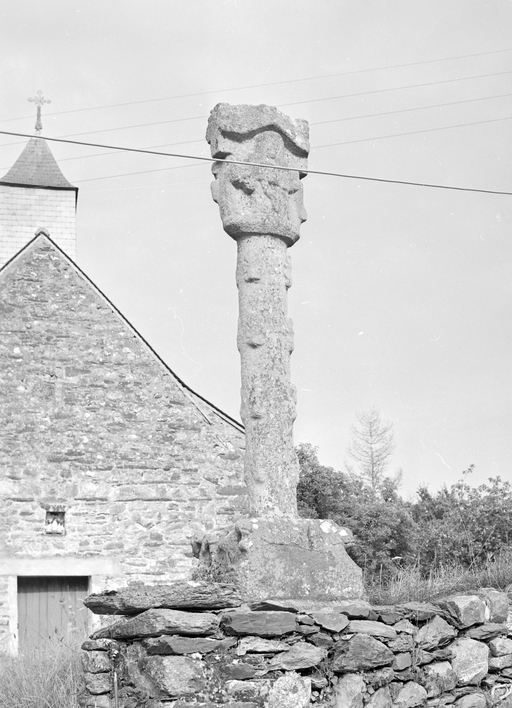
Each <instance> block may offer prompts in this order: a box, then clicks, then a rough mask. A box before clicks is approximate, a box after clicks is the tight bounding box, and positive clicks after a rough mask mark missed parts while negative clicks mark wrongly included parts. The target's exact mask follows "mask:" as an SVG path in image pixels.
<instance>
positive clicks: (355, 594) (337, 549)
mask: <svg viewBox="0 0 512 708" xmlns="http://www.w3.org/2000/svg"><path fill="white" fill-rule="evenodd" d="M349 535H350V532H349V531H347V530H346V529H343V528H340V527H339V526H337V525H336V524H335V523H334V522H333V521H327V520H324V521H322V520H320V519H301V518H289V517H285V518H275V517H274V518H270V519H268V518H257V519H256V518H254V519H240V520H238V521H237V522H236V523H235V525H234V526H233V527H232V528H231V529H230V530H225V531H223V532H213V533H211V534H209V535H208V536H206V537H204V538H203V539H202V540H201V541H198V542H194V543H193V547H194V552H195V554H196V556H197V557H198V558H199V560H200V564H199V568H198V570H197V571H196V579H209V580H214V581H218V582H229V583H233V584H234V585H235V586H236V587H237V590H238V591H239V593H240V595H241V597H242V601H243V602H257V601H261V600H268V598H272V599H276V600H278V599H294V600H298V599H304V600H314V601H319V600H321V601H332V600H344V599H353V598H361V597H362V596H363V581H362V571H361V569H360V568H359V567H358V566H357V565H356V564H355V563H354V561H353V560H352V559H351V558H349V556H348V555H347V552H346V550H345V542H346V541H347V540H349Z"/></svg>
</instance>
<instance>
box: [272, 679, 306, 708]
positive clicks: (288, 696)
mask: <svg viewBox="0 0 512 708" xmlns="http://www.w3.org/2000/svg"><path fill="white" fill-rule="evenodd" d="M310 698H311V679H309V678H306V677H302V676H300V675H299V674H296V673H294V672H290V673H288V674H285V675H284V676H280V677H279V678H278V679H277V681H276V682H275V683H274V685H273V686H272V688H271V689H270V691H269V694H268V698H267V700H266V702H265V708H308V706H309V705H310V702H309V701H310Z"/></svg>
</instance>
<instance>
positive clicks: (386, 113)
mask: <svg viewBox="0 0 512 708" xmlns="http://www.w3.org/2000/svg"><path fill="white" fill-rule="evenodd" d="M509 96H512V93H503V94H499V95H497V96H482V97H481V98H467V99H465V100H463V101H450V102H449V103H435V104H433V105H432V104H431V105H429V106H415V107H412V108H401V109H398V110H396V111H384V112H383V113H366V114H364V115H360V116H347V117H345V118H333V119H331V120H322V121H313V122H311V123H310V124H309V125H326V124H328V123H341V122H346V121H349V120H359V119H363V118H378V117H380V116H389V115H394V114H395V113H409V112H412V111H423V110H428V109H429V108H445V107H447V106H458V105H459V104H462V103H475V102H477V101H489V100H492V99H496V98H508V97H509ZM498 120H499V119H498ZM462 125H472V124H471V123H464V124H462ZM451 127H460V126H447V127H444V128H425V129H424V130H419V131H416V132H418V133H424V132H429V130H447V129H448V128H451ZM411 134H414V133H396V134H393V135H381V136H377V137H373V138H363V139H362V140H361V141H358V140H347V141H345V142H342V143H333V145H348V144H350V143H353V142H367V141H372V140H384V139H386V138H395V137H399V136H401V135H411ZM62 137H65V136H62ZM203 140H204V137H201V138H196V139H195V140H182V141H180V142H177V143H168V142H167V143H161V144H160V145H148V146H147V148H146V149H148V150H154V149H156V148H163V147H174V146H175V145H190V144H191V143H199V142H202V141H203ZM13 144H14V145H19V144H20V142H16V143H7V145H13ZM4 147H6V146H4ZM321 147H324V146H323V145H317V146H315V149H319V148H321ZM113 154H115V151H108V152H99V153H94V154H93V155H79V156H77V157H63V158H61V159H60V160H59V162H69V161H71V160H87V159H90V158H93V157H103V156H105V155H113ZM0 169H8V168H7V167H5V168H0ZM130 174H132V173H130ZM133 174H137V173H133ZM94 179H97V178H94ZM99 179H101V178H99Z"/></svg>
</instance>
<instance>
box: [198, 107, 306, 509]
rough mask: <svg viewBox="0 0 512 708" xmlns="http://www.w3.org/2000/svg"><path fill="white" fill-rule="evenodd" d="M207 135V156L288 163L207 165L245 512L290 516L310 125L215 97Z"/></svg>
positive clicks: (296, 474)
mask: <svg viewBox="0 0 512 708" xmlns="http://www.w3.org/2000/svg"><path fill="white" fill-rule="evenodd" d="M206 138H207V140H208V142H209V143H210V146H211V150H212V156H213V157H218V158H223V159H224V158H227V159H230V158H231V159H233V160H240V161H244V162H257V163H262V164H270V165H281V166H284V167H294V168H296V169H295V170H294V171H287V170H278V169H275V168H272V167H252V166H245V165H237V164H229V163H222V162H219V163H215V164H214V166H213V173H214V175H215V182H214V183H213V184H212V194H213V198H214V200H215V201H216V202H217V203H218V205H219V209H220V214H221V218H222V222H223V226H224V229H225V231H226V232H227V233H228V234H229V235H230V236H232V237H233V238H234V239H235V240H236V241H237V244H238V261H237V286H238V297H239V312H240V314H239V321H238V349H239V351H240V358H241V375H242V407H241V416H242V421H243V423H244V426H245V434H246V446H247V448H246V456H245V480H246V483H247V486H248V489H249V500H250V512H251V515H252V516H254V517H266V518H271V517H276V516H277V517H296V516H297V502H296V490H297V483H298V479H299V467H298V462H297V456H296V455H295V451H294V448H293V433H292V426H293V421H294V420H295V388H294V386H292V385H291V383H290V355H291V352H292V350H293V327H292V322H291V320H290V319H289V318H288V316H287V290H288V288H289V287H290V285H291V264H290V258H289V254H288V248H289V246H293V244H294V243H295V241H296V240H297V239H298V238H299V229H300V225H301V223H302V222H303V221H305V219H306V212H305V210H304V207H303V204H302V186H301V183H300V179H301V178H302V177H303V176H304V173H302V172H301V169H302V170H303V169H305V168H306V167H307V155H308V151H309V142H308V125H307V123H306V121H303V120H297V121H293V120H291V119H290V118H288V117H287V116H284V115H283V114H282V113H280V112H279V111H278V110H277V109H275V108H271V107H269V106H229V105H228V104H225V103H221V104H219V105H218V106H216V107H215V108H214V110H213V111H212V113H211V116H210V120H209V122H208V131H207V134H206Z"/></svg>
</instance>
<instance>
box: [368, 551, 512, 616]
mask: <svg viewBox="0 0 512 708" xmlns="http://www.w3.org/2000/svg"><path fill="white" fill-rule="evenodd" d="M511 583H512V552H511V551H505V552H503V553H501V554H500V555H499V556H498V557H496V558H495V559H493V560H490V561H488V562H487V563H485V564H483V565H480V566H475V567H471V568H464V567H462V566H450V567H449V568H447V567H440V568H436V569H434V570H431V571H430V573H428V575H425V574H422V573H420V569H419V567H418V566H417V565H414V566H410V567H407V568H403V569H398V570H397V571H396V572H395V574H394V575H393V576H392V577H391V579H390V580H388V581H386V582H384V581H383V580H382V579H379V578H371V579H367V582H366V589H367V594H368V597H369V600H370V602H372V603H374V604H384V605H393V604H398V603H400V602H408V601H411V600H417V601H420V602H428V601H429V600H434V599H436V598H439V597H441V596H443V595H452V594H455V593H459V594H462V593H464V594H468V593H469V594H470V593H471V592H472V591H475V590H478V588H483V587H486V588H491V587H492V588H496V589H497V590H499V589H502V590H504V589H505V588H506V587H507V586H508V585H510V584H511Z"/></svg>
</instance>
